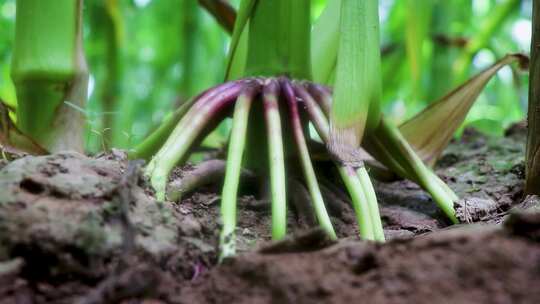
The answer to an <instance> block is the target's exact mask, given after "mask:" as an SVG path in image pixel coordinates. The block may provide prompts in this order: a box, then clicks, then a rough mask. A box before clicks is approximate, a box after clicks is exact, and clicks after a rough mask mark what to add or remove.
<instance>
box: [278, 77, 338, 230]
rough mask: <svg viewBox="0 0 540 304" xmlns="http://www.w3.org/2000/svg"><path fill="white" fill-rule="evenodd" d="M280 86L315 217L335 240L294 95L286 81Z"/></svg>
mask: <svg viewBox="0 0 540 304" xmlns="http://www.w3.org/2000/svg"><path fill="white" fill-rule="evenodd" d="M281 85H282V87H283V90H284V92H285V96H286V97H287V101H288V103H289V109H290V112H291V123H292V127H293V132H294V138H295V141H296V146H297V148H298V154H299V156H300V161H301V164H302V169H303V171H304V177H305V179H306V184H307V186H308V189H309V193H310V195H311V200H312V201H313V207H314V209H315V215H316V216H317V219H318V221H319V225H321V227H322V228H323V229H324V230H325V231H326V232H327V233H328V235H329V236H330V237H331V238H333V239H337V236H336V232H335V231H334V228H333V227H332V222H331V221H330V216H328V212H327V211H326V207H325V205H324V200H323V197H322V194H321V190H320V188H319V183H318V182H317V176H316V175H315V170H314V169H313V165H312V163H311V158H310V156H309V150H308V146H307V144H306V139H305V136H304V132H303V130H302V122H301V120H300V114H299V112H298V105H297V101H296V96H295V95H294V92H293V90H292V87H291V86H290V84H289V83H288V82H287V81H283V82H282V84H281Z"/></svg>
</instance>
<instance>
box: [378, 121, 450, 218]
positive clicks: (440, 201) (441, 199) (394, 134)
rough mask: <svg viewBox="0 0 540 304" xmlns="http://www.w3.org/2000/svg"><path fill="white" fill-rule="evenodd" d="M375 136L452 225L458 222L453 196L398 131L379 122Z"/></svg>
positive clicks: (388, 124)
mask: <svg viewBox="0 0 540 304" xmlns="http://www.w3.org/2000/svg"><path fill="white" fill-rule="evenodd" d="M375 132H376V134H375V135H374V136H376V137H377V138H378V139H380V140H381V141H382V142H384V143H385V145H386V147H387V148H388V149H389V150H391V151H393V152H394V153H392V155H394V157H396V159H397V160H398V162H399V163H400V164H401V166H402V167H403V168H404V169H405V171H407V172H409V173H410V174H414V177H415V180H416V181H417V182H418V183H419V184H420V186H422V187H423V188H424V189H425V190H426V191H428V192H429V193H430V194H431V195H432V197H433V199H434V201H435V202H436V203H437V205H438V206H439V208H441V209H442V210H443V212H444V213H445V214H446V216H448V218H450V220H451V221H452V222H454V223H458V222H459V221H458V220H457V218H456V215H455V210H454V199H455V198H456V197H457V196H456V195H455V194H453V195H449V194H448V193H447V191H449V188H446V189H445V188H443V187H441V185H440V183H441V182H440V181H439V179H435V178H434V177H433V176H434V173H433V172H431V170H430V169H429V168H428V167H427V166H426V165H425V164H424V163H423V162H422V160H421V159H420V157H418V155H416V153H415V152H414V150H413V149H412V147H411V146H410V145H409V144H408V143H407V141H406V140H405V139H404V138H403V136H402V135H401V133H400V132H399V129H398V128H397V127H395V126H393V125H391V124H390V123H388V122H386V121H385V120H381V124H380V126H379V128H378V129H377V130H376V131H375Z"/></svg>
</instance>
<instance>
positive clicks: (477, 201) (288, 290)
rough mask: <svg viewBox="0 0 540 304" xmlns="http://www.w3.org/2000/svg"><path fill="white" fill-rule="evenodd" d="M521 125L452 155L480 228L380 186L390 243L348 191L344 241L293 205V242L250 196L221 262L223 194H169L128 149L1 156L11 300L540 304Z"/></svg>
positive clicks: (396, 186)
mask: <svg viewBox="0 0 540 304" xmlns="http://www.w3.org/2000/svg"><path fill="white" fill-rule="evenodd" d="M507 133H508V134H507V136H506V137H505V138H502V139H487V138H485V137H483V136H480V135H478V134H476V133H475V132H471V131H468V132H466V133H465V135H464V136H463V138H462V139H461V140H460V141H459V142H457V143H453V144H452V145H451V146H450V147H449V148H448V149H447V151H446V153H445V155H444V157H443V158H442V160H441V161H440V163H439V165H438V169H437V172H438V174H439V175H441V176H442V177H443V179H445V180H446V181H447V182H448V184H449V185H450V186H451V187H452V188H453V189H455V190H456V192H457V193H458V195H459V196H460V197H462V198H463V200H462V201H461V202H460V203H459V204H460V206H459V214H460V218H461V219H462V220H463V221H464V222H475V223H474V224H470V225H465V224H464V225H458V226H452V227H448V223H447V221H446V220H445V219H444V217H443V216H442V214H441V212H439V211H438V210H437V208H436V207H435V206H434V204H433V202H432V201H431V199H430V197H429V196H428V195H427V194H425V193H424V192H423V191H421V190H420V189H419V188H418V187H417V186H416V185H414V184H413V183H410V182H407V181H397V182H392V183H380V182H379V183H376V185H375V186H376V188H377V192H378V197H379V200H380V204H381V214H382V216H383V220H384V224H385V233H386V236H387V238H388V239H389V241H388V242H387V243H385V244H383V245H381V244H374V243H369V242H363V241H359V240H358V239H357V238H356V237H355V235H356V224H355V220H354V216H353V214H352V210H351V209H350V208H349V207H348V205H347V203H346V202H345V200H346V198H344V197H343V196H344V195H342V194H337V195H333V196H331V197H327V198H326V200H327V202H328V204H329V208H330V211H331V214H332V216H333V222H334V224H335V226H336V229H337V231H338V234H339V235H340V236H342V237H343V239H342V240H341V241H340V242H338V243H333V242H330V241H328V240H327V239H325V237H324V235H323V234H321V233H320V231H318V230H316V229H315V230H313V229H308V226H309V225H308V223H309V219H308V220H306V219H305V218H303V217H299V216H298V215H297V214H296V213H295V212H294V210H291V212H290V213H289V214H290V216H289V224H290V231H291V232H294V233H295V234H294V236H293V237H291V238H290V239H287V240H285V241H283V242H280V243H269V242H268V237H269V228H268V227H269V220H270V218H269V212H268V207H269V206H268V204H267V203H266V202H265V201H264V200H257V199H255V198H254V197H252V196H249V195H247V194H246V195H244V196H242V198H241V199H240V206H239V216H238V220H239V229H238V231H237V235H238V236H237V237H238V244H239V249H240V250H241V251H242V252H244V253H243V254H241V255H239V256H238V257H237V258H235V259H230V260H226V261H225V262H224V263H223V264H222V265H220V266H216V260H217V259H216V245H217V237H218V233H219V220H218V218H219V216H218V214H219V210H218V206H219V196H218V195H216V194H215V193H216V191H215V190H216V189H213V188H206V189H205V190H204V191H202V192H197V193H195V194H193V195H189V196H186V197H185V198H184V199H183V201H182V202H181V203H179V204H178V203H161V204H158V203H156V202H155V201H154V199H153V196H152V193H151V192H150V191H148V189H147V187H146V184H145V182H144V181H143V180H142V179H141V178H140V175H139V172H138V167H139V165H138V164H137V163H128V162H127V161H125V158H124V155H123V154H122V153H120V152H114V153H110V154H107V155H101V156H96V157H94V158H87V157H85V156H83V155H79V154H74V153H64V154H57V155H52V156H46V157H29V156H28V157H22V158H18V159H16V160H13V161H0V303H347V302H350V301H355V302H358V300H359V299H362V300H363V301H366V302H367V303H509V302H514V303H540V289H539V288H538V286H540V243H539V242H540V211H539V210H540V200H539V199H538V198H537V197H523V192H522V184H523V168H524V165H523V155H524V147H523V143H524V142H525V137H524V130H523V128H520V127H519V126H517V127H514V128H512V129H510V130H509V131H508V132H507ZM180 175H181V174H180ZM217 193H219V191H217ZM306 222H307V223H306ZM258 240H259V241H258Z"/></svg>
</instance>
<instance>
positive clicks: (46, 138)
mask: <svg viewBox="0 0 540 304" xmlns="http://www.w3.org/2000/svg"><path fill="white" fill-rule="evenodd" d="M43 2H44V1H40V0H18V1H17V24H16V44H15V52H14V58H13V69H12V76H13V79H14V82H15V84H16V88H17V97H18V108H17V110H16V111H17V117H18V121H17V123H18V129H17V128H15V127H14V126H12V125H11V124H6V125H5V126H4V125H3V129H6V130H8V131H6V134H10V132H11V134H13V135H14V136H15V135H17V136H18V138H19V139H20V138H21V136H24V138H25V141H26V142H30V143H32V144H34V142H33V140H35V141H36V142H37V143H36V145H37V146H38V148H40V147H39V146H40V145H41V146H43V147H44V148H45V149H46V150H48V151H50V152H54V151H58V150H63V149H81V145H82V141H81V140H80V139H81V135H82V122H83V119H82V118H83V117H82V115H81V108H82V107H83V105H84V100H85V97H86V83H87V70H86V64H85V61H84V56H83V53H82V38H81V9H82V0H58V1H57V2H58V3H55V6H50V5H48V6H46V5H45V4H44V3H43ZM200 2H201V3H202V4H203V5H205V7H207V8H208V9H209V10H210V11H212V12H213V13H214V14H218V16H217V18H216V19H217V20H218V21H220V23H221V24H222V25H223V26H224V27H226V28H227V29H230V27H231V26H230V25H231V23H232V21H234V26H233V27H232V33H231V34H232V38H231V43H230V48H229V56H228V62H227V68H226V77H225V82H224V83H223V84H220V85H218V86H216V87H213V88H210V89H208V90H206V91H205V92H203V93H201V94H199V95H198V96H196V97H194V98H192V99H190V100H188V101H187V102H185V103H183V104H182V105H181V106H180V107H178V109H177V110H176V111H175V112H174V113H173V114H172V115H170V116H169V117H168V118H167V119H166V120H165V121H164V122H163V123H162V125H161V126H160V127H159V128H157V129H156V131H155V132H153V133H152V134H151V135H150V136H148V137H147V139H146V140H145V141H143V142H142V143H141V144H140V145H139V146H137V147H136V148H134V149H133V150H131V151H130V153H129V156H130V157H131V158H144V159H148V160H149V163H148V165H147V167H146V169H145V172H146V175H147V176H148V177H149V179H150V183H151V185H152V187H153V188H154V189H155V191H156V197H157V199H158V200H160V201H164V200H166V199H167V198H169V199H171V198H173V197H174V198H176V199H178V198H179V196H180V195H181V194H182V193H180V195H178V193H176V194H174V195H173V194H172V192H170V191H169V192H168V190H170V189H167V187H168V178H169V174H170V172H171V171H172V170H173V168H174V167H176V166H178V165H181V164H183V163H184V162H185V161H186V160H187V159H188V157H189V156H190V155H191V154H192V152H193V150H194V148H195V147H196V146H197V145H199V143H200V142H201V141H202V139H204V137H205V136H206V135H207V134H209V132H211V131H212V130H213V129H214V128H215V127H216V126H217V125H218V124H219V123H220V122H221V121H222V120H224V119H225V118H226V117H227V116H228V115H229V114H232V129H231V131H230V138H229V142H228V145H227V160H226V165H225V170H223V167H222V166H220V165H215V164H212V165H209V166H206V167H205V169H204V170H200V171H199V172H198V174H197V175H194V176H193V178H192V180H191V181H190V182H189V185H188V186H186V187H184V189H183V190H182V191H184V192H186V191H190V190H192V189H193V188H194V187H197V185H200V184H202V183H203V181H204V182H206V181H212V180H215V177H216V176H219V175H220V174H221V173H220V172H222V171H224V174H223V175H224V181H223V183H224V184H223V189H222V195H221V216H222V222H223V227H222V232H221V237H220V246H221V256H222V257H227V256H230V255H233V254H234V253H235V230H236V222H237V221H236V213H237V196H238V188H239V184H240V181H241V176H242V174H243V172H244V169H248V170H249V171H251V172H253V173H255V174H256V175H258V176H260V177H262V178H263V180H264V179H267V180H269V182H268V183H269V186H270V191H269V192H270V193H269V196H270V200H271V211H272V227H271V230H272V238H273V239H276V240H278V239H281V238H283V237H284V236H285V235H286V233H287V204H288V200H289V196H290V195H288V192H287V190H288V189H287V188H288V185H291V184H293V183H292V182H291V180H298V179H300V180H302V182H303V183H302V185H301V187H305V188H306V189H307V190H308V193H309V196H310V199H311V202H312V205H313V210H314V214H315V216H316V219H317V221H318V224H319V225H320V226H321V227H322V228H323V229H324V230H325V231H326V233H327V234H328V236H329V237H330V238H337V235H336V232H335V230H334V228H333V225H332V221H331V218H330V216H329V214H328V211H327V209H326V205H325V202H324V199H323V192H324V190H323V189H322V188H323V187H322V186H321V185H320V182H321V177H322V176H321V175H322V174H321V173H320V170H318V165H319V163H318V161H317V160H314V157H313V151H314V150H315V149H318V148H319V147H320V146H321V145H320V144H319V143H318V141H322V143H324V145H323V147H324V154H325V155H326V157H327V159H329V160H330V161H331V162H332V164H333V165H334V166H335V168H336V170H337V172H338V173H339V176H340V178H341V180H342V184H343V185H344V187H345V188H346V189H347V191H348V193H349V196H350V201H351V204H352V207H353V209H354V211H355V214H356V217H357V222H358V230H359V234H360V236H361V237H362V238H363V239H366V240H374V241H381V242H382V241H384V238H385V237H384V231H383V227H382V222H381V217H380V214H379V207H378V203H377V197H376V194H375V191H374V188H373V185H372V183H371V176H370V173H372V174H371V175H372V176H375V175H376V174H375V173H379V174H380V173H385V176H388V174H391V175H396V176H399V177H401V178H406V179H409V180H411V181H414V182H416V183H417V184H419V185H420V186H421V187H422V188H423V189H425V190H426V191H427V192H429V193H430V194H431V196H432V198H433V200H434V202H435V203H436V204H437V205H438V206H439V208H440V209H441V210H442V211H443V213H444V214H445V215H446V217H447V218H448V220H449V221H450V222H452V223H457V222H458V220H457V218H456V216H455V210H454V203H455V202H456V201H457V200H458V197H457V195H456V194H455V193H454V192H453V191H452V189H450V187H448V186H447V185H446V184H445V182H444V181H442V180H441V179H440V178H439V177H438V176H437V175H436V174H435V173H434V172H433V170H432V169H431V166H432V165H433V164H434V163H435V161H436V160H437V159H438V158H439V157H440V155H441V153H442V151H443V149H444V148H445V147H446V145H447V144H448V142H449V141H450V140H451V138H452V136H453V134H454V132H455V130H456V129H457V128H458V127H459V125H460V124H461V123H462V122H463V120H464V118H465V115H466V113H467V112H468V110H469V109H470V107H471V106H472V104H473V102H474V101H475V100H476V98H477V97H478V95H479V94H480V91H481V90H482V89H483V88H484V86H485V85H486V83H487V82H488V81H489V79H490V78H491V77H492V76H493V75H494V74H495V73H496V72H497V71H498V70H499V69H501V68H502V67H503V66H505V65H507V64H510V63H512V62H515V61H520V62H521V63H524V62H525V61H526V57H525V56H523V55H521V54H510V55H507V56H505V57H504V58H502V59H501V60H499V61H497V62H496V63H494V64H493V65H492V66H491V67H489V68H487V69H486V70H484V71H482V72H480V73H479V74H478V75H476V76H475V77H473V78H471V79H470V80H468V81H466V82H464V83H463V84H461V85H460V86H459V87H457V88H456V89H454V90H453V91H451V92H450V93H448V94H447V95H445V96H444V97H443V98H441V99H439V100H438V101H436V102H434V103H432V104H431V105H430V106H429V107H428V108H426V109H425V110H424V111H422V112H420V113H419V114H417V115H416V116H415V117H413V118H412V119H410V120H409V121H407V122H405V123H404V124H403V125H401V126H396V125H394V124H393V123H392V122H390V121H389V120H388V119H386V118H385V117H384V115H383V113H382V111H381V107H380V100H381V94H382V90H383V84H382V77H381V73H382V72H381V52H380V42H379V15H378V1H377V0H365V1H356V0H331V1H329V4H328V6H327V8H326V9H325V10H324V12H323V14H322V15H321V17H320V18H319V19H318V20H317V21H316V23H315V24H313V25H312V24H311V21H310V5H311V1H310V0H296V1H290V0H242V1H241V3H240V8H239V10H238V13H237V14H234V11H232V10H231V8H230V7H229V6H227V5H226V4H225V3H224V2H222V1H215V2H212V1H200ZM511 2H514V0H511ZM106 4H107V5H108V6H107V8H108V14H109V15H110V18H111V20H113V19H114V18H113V17H114V16H115V14H117V13H115V11H116V8H115V7H117V6H116V1H112V0H111V1H107V2H106ZM509 6H510V4H509ZM111 22H114V21H111ZM490 28H491V27H490ZM110 35H111V37H113V38H115V39H116V38H118V34H117V33H116V34H115V33H114V32H111V33H110ZM411 35H412V36H414V35H413V34H411ZM412 40H414V39H412ZM412 40H411V42H409V43H414V41H412ZM115 41H116V40H115ZM117 47H118V46H116V48H117ZM116 51H117V50H112V51H111V54H113V55H111V56H114V53H116ZM470 52H472V51H470ZM470 52H469V53H470ZM409 56H410V57H415V58H416V57H418V56H417V55H415V54H412V53H411V54H409ZM111 58H112V57H111ZM113 59H114V58H113ZM465 61H467V60H465ZM415 73H418V71H416V72H415ZM110 76H111V77H114V75H110ZM413 78H414V79H413V81H414V82H418V79H419V75H417V74H415V76H414V77H413ZM415 86H419V83H416V84H415ZM111 91H112V89H111ZM4 112H5V111H4ZM3 116H5V115H3ZM310 125H311V126H313V127H314V129H315V130H316V132H317V134H318V138H312V136H310V133H309V132H308V131H309V127H310ZM19 129H20V130H19ZM0 135H3V134H0ZM19 135H20V136H19ZM25 136H28V137H29V139H28V140H26V137H25ZM4 137H5V136H2V137H0V139H2V141H5V139H4ZM8 137H9V136H8ZM8 141H9V138H8ZM33 149H34V150H36V147H33ZM289 190H290V189H289ZM168 195H169V197H167V196H168Z"/></svg>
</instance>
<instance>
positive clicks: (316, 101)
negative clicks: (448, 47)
mask: <svg viewBox="0 0 540 304" xmlns="http://www.w3.org/2000/svg"><path fill="white" fill-rule="evenodd" d="M254 102H262V108H263V111H264V120H265V126H266V140H267V149H268V157H269V159H268V160H269V161H268V163H269V167H270V168H269V171H270V190H271V191H270V197H271V206H272V207H271V209H272V237H273V238H274V239H281V238H283V237H284V236H285V234H286V228H287V214H286V210H287V206H286V202H287V196H286V185H287V180H288V179H287V175H286V168H285V163H286V159H285V158H286V157H285V153H284V143H283V133H282V132H283V128H282V127H283V125H284V123H285V122H284V121H288V123H289V126H290V129H291V130H292V133H293V134H292V138H293V142H294V144H295V148H296V153H297V154H296V155H297V157H298V160H299V161H300V167H301V168H302V172H303V177H304V178H303V182H304V184H305V186H306V187H307V189H308V191H309V195H310V198H311V203H312V206H313V210H314V214H315V216H316V219H317V222H318V224H319V225H320V226H321V227H322V228H323V229H324V230H325V231H326V232H327V233H328V235H329V236H330V237H332V238H336V233H335V231H334V228H333V226H332V223H331V220H330V217H329V215H328V212H327V210H326V207H325V203H324V201H323V195H322V194H321V188H320V186H319V183H318V181H317V175H316V173H315V169H314V167H313V164H312V160H311V157H310V151H309V148H310V142H311V139H310V138H309V136H307V137H306V134H305V132H304V131H305V130H306V128H305V126H306V121H305V120H304V117H307V120H308V121H309V122H310V123H311V124H312V125H313V126H314V128H315V129H316V131H317V133H318V135H319V137H320V139H321V140H322V141H323V142H324V143H326V144H328V143H329V140H330V128H329V119H328V117H329V114H330V107H331V103H332V92H331V90H330V89H329V88H327V87H325V86H322V85H319V84H315V83H312V82H308V81H296V80H290V79H288V78H286V77H279V78H260V77H253V78H247V79H241V80H237V81H233V82H228V83H225V84H222V85H219V86H217V87H214V88H212V89H209V90H207V91H206V92H204V93H202V94H201V95H199V96H198V97H196V98H195V99H194V100H193V101H192V104H191V105H190V109H189V110H188V111H187V112H186V113H185V114H184V115H183V117H182V118H181V119H180V121H179V123H178V125H177V126H176V128H175V129H174V131H173V132H172V134H171V135H170V136H169V138H168V140H167V142H166V143H165V144H164V145H163V147H162V148H161V149H160V151H159V152H158V153H157V154H156V155H155V157H154V158H153V159H152V160H151V162H150V163H149V165H148V167H147V171H146V172H147V174H148V175H149V176H150V179H151V183H152V186H153V187H154V189H155V190H156V194H157V198H158V199H159V200H164V199H165V195H166V187H167V180H168V175H169V173H170V172H171V171H172V169H173V168H174V167H175V166H177V165H178V164H179V163H181V162H183V161H185V160H186V158H187V157H188V156H189V154H190V151H191V148H192V147H193V146H194V145H196V144H197V143H198V142H200V140H201V139H202V138H204V136H205V135H206V134H208V132H209V131H211V128H212V127H214V126H215V125H216V122H219V121H221V120H222V119H224V118H225V117H226V116H227V114H228V113H229V111H227V110H230V109H231V108H232V107H234V111H233V113H234V114H233V120H232V129H231V135H230V140H229V144H228V151H227V161H226V170H225V178H224V186H223V192H222V197H221V214H222V221H223V227H222V233H221V255H222V257H225V256H230V255H233V254H234V253H235V233H234V232H235V229H236V213H237V212H236V204H237V193H238V186H239V180H240V176H241V173H242V160H243V156H244V150H245V146H246V137H247V132H248V121H249V115H250V110H251V108H252V105H253V103H254ZM280 108H281V109H286V111H283V110H282V111H281V112H280ZM285 113H286V114H285ZM283 115H287V116H288V117H282V116H283ZM282 119H284V121H282ZM366 138H367V139H366V141H365V142H367V143H368V144H369V147H367V148H366V149H367V150H368V151H369V152H370V154H371V155H372V156H373V157H374V158H375V159H377V160H379V161H380V162H381V163H383V164H384V165H385V166H386V167H387V168H389V169H390V170H392V171H394V172H395V173H397V174H398V175H401V176H402V177H405V178H409V179H411V180H413V181H415V182H417V183H419V184H420V185H421V186H422V187H423V188H424V189H426V190H427V191H428V192H430V193H431V194H432V196H433V198H434V200H435V201H436V202H437V203H438V204H439V206H440V207H441V209H442V210H443V211H444V212H445V213H446V214H447V215H448V216H449V217H450V218H451V219H452V220H454V209H453V202H454V201H455V200H457V196H455V194H454V193H453V192H452V190H450V188H449V187H448V186H446V184H444V182H442V181H441V180H440V179H439V178H438V177H437V176H436V175H435V174H434V173H433V172H431V171H430V170H429V169H428V168H427V167H425V166H424V165H423V163H422V161H421V160H419V159H418V158H417V157H416V158H415V153H414V151H413V150H412V148H411V147H410V146H409V145H408V144H407V142H406V141H405V140H404V139H403V138H402V136H400V134H399V130H398V129H397V128H395V127H392V126H391V125H390V124H388V123H387V122H386V121H384V119H383V120H381V126H380V127H378V128H377V130H376V131H375V132H373V134H368V135H367V136H366ZM366 155H367V153H366ZM334 163H335V166H336V167H337V170H338V172H339V174H340V177H341V179H342V180H343V183H344V184H345V186H346V188H347V191H348V193H349V195H350V198H351V202H352V206H353V208H354V211H355V214H356V217H357V220H358V225H359V233H360V236H361V237H363V238H364V239H369V240H377V241H383V240H384V233H383V228H382V223H381V217H380V214H379V208H378V204H377V198H376V196H375V191H374V189H373V186H372V184H371V181H370V177H369V175H368V171H367V169H366V167H365V166H364V165H358V164H348V163H343V162H341V161H339V160H335V161H334Z"/></svg>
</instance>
